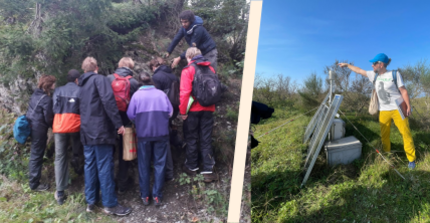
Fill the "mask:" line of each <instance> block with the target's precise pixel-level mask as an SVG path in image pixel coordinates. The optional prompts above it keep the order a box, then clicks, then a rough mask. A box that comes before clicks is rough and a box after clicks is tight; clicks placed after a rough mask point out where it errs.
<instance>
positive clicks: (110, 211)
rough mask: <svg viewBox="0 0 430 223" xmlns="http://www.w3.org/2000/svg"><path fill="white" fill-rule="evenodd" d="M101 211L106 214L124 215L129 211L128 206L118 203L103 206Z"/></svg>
mask: <svg viewBox="0 0 430 223" xmlns="http://www.w3.org/2000/svg"><path fill="white" fill-rule="evenodd" d="M103 211H104V212H105V213H106V214H111V215H117V216H125V215H128V214H130V213H131V209H130V208H126V207H123V206H121V205H119V204H118V205H117V206H115V207H112V208H108V207H105V208H103Z"/></svg>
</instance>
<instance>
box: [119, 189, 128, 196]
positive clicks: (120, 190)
mask: <svg viewBox="0 0 430 223" xmlns="http://www.w3.org/2000/svg"><path fill="white" fill-rule="evenodd" d="M125 192H127V190H125V189H118V194H119V195H123V194H125Z"/></svg>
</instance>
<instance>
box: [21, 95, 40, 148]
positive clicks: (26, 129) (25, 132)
mask: <svg viewBox="0 0 430 223" xmlns="http://www.w3.org/2000/svg"><path fill="white" fill-rule="evenodd" d="M45 96H46V95H42V97H40V99H39V101H37V103H36V106H35V107H34V108H33V110H32V112H31V115H33V113H34V110H36V108H37V106H39V103H40V101H41V100H42V99H43V98H44V97H45ZM30 134H31V126H30V123H29V122H28V119H27V116H26V115H21V116H19V117H18V118H17V119H16V121H15V124H14V125H13V137H14V138H15V140H16V141H17V142H18V143H20V144H24V143H25V141H27V138H28V137H29V136H30Z"/></svg>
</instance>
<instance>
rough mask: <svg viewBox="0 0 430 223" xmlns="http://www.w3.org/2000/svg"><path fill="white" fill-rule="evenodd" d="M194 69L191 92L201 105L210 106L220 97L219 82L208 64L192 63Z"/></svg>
mask: <svg viewBox="0 0 430 223" xmlns="http://www.w3.org/2000/svg"><path fill="white" fill-rule="evenodd" d="M191 66H193V67H194V69H195V74H194V79H193V90H192V94H193V96H194V98H195V99H196V100H197V101H198V102H199V104H201V105H202V106H205V107H206V106H210V105H213V104H215V103H217V102H218V101H220V99H221V95H222V89H221V82H220V81H219V79H218V77H217V75H216V74H215V73H214V72H212V70H211V69H210V68H209V66H199V65H197V64H196V63H192V64H191Z"/></svg>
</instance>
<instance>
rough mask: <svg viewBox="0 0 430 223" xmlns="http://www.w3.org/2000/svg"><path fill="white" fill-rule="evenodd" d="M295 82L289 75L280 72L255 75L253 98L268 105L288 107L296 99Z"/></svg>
mask: <svg viewBox="0 0 430 223" xmlns="http://www.w3.org/2000/svg"><path fill="white" fill-rule="evenodd" d="M296 91H297V84H296V82H294V81H291V78H290V77H286V76H283V75H281V74H279V75H277V76H275V77H270V78H263V77H262V76H260V75H258V74H257V75H256V76H255V80H254V91H253V100H254V101H257V102H261V103H264V104H267V105H268V106H270V107H274V108H278V107H290V106H293V104H294V103H293V101H294V100H295V99H296V95H295V94H296Z"/></svg>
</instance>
